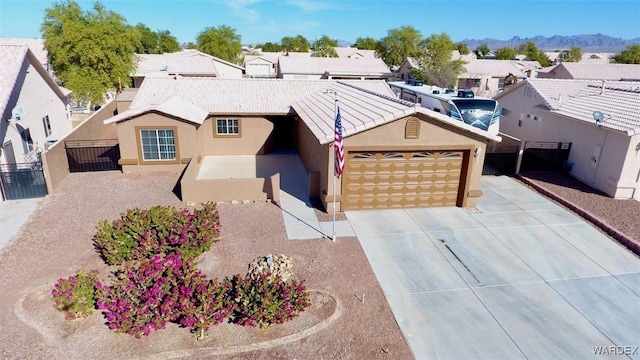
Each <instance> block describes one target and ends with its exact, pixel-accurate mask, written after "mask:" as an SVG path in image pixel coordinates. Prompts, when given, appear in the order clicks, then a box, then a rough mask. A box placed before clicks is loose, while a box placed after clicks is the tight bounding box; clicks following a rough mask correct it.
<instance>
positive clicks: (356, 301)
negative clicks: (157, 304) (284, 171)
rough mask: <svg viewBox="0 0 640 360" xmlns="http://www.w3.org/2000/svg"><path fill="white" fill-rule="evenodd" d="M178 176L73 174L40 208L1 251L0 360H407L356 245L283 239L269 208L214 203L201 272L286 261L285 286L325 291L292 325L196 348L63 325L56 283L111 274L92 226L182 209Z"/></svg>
mask: <svg viewBox="0 0 640 360" xmlns="http://www.w3.org/2000/svg"><path fill="white" fill-rule="evenodd" d="M177 179H178V176H177V175H165V174H144V175H128V174H122V173H120V172H102V173H76V174H71V175H69V176H68V177H67V179H66V180H65V181H64V183H63V185H62V186H61V188H60V189H59V190H57V191H56V192H55V193H54V194H52V195H50V196H48V197H46V198H44V199H43V200H42V201H41V203H40V205H39V206H38V208H37V209H36V211H35V212H34V214H33V215H32V216H31V218H30V220H29V221H28V222H27V223H26V224H25V225H24V226H23V227H22V229H21V230H20V231H19V232H18V234H16V236H15V237H14V238H13V239H12V241H11V242H10V243H9V244H8V245H7V246H6V247H5V248H4V249H3V250H2V252H1V253H0V271H1V272H2V274H3V276H2V277H1V278H0V344H2V348H1V349H0V358H2V359H52V358H57V359H118V358H127V359H130V358H167V357H172V358H174V357H177V358H184V357H192V358H230V359H272V358H289V359H293V358H298V359H309V358H314V359H336V358H340V359H362V358H366V359H376V358H379V359H409V358H411V357H412V356H411V352H410V350H409V348H408V346H407V344H406V342H405V340H404V338H403V337H402V334H401V332H400V330H399V328H398V326H397V324H396V322H395V319H394V317H393V314H392V313H391V311H390V309H389V306H388V304H387V302H386V300H385V298H384V296H383V294H382V291H381V289H380V287H379V285H378V283H377V281H376V279H375V276H374V274H373V272H372V270H371V267H370V266H369V263H368V262H367V260H366V257H365V255H364V253H363V251H362V248H361V247H360V244H359V242H358V240H357V239H356V238H355V237H353V238H341V239H339V240H338V241H337V242H335V243H333V242H330V241H328V240H322V239H317V240H298V241H290V240H287V239H286V232H285V228H284V223H283V219H282V215H281V210H280V209H279V208H278V207H276V206H275V205H272V204H269V203H255V204H219V206H218V210H219V213H220V219H221V224H222V232H221V237H220V241H219V242H218V243H216V244H214V245H213V247H212V249H211V250H210V251H209V252H208V253H206V254H204V255H203V256H202V258H201V259H200V265H199V266H200V267H201V268H202V269H203V271H204V272H205V273H206V274H207V275H208V276H210V277H212V278H214V277H217V278H223V277H227V276H229V277H230V276H232V275H233V274H236V273H245V272H246V269H247V264H248V263H249V262H250V261H251V260H253V259H254V258H256V257H258V256H264V255H266V254H268V253H274V254H276V253H283V254H286V255H289V256H291V257H293V261H294V264H293V266H294V277H295V278H297V279H304V280H306V285H307V288H308V289H310V290H320V291H322V292H323V293H315V292H312V296H313V297H312V299H313V306H312V307H311V308H309V309H307V311H305V312H304V313H303V314H302V315H301V316H300V317H299V318H297V319H295V320H294V321H292V322H290V323H287V324H282V325H278V326H274V327H273V328H272V329H269V330H261V329H254V328H244V327H240V326H237V325H232V324H222V325H218V326H216V327H214V328H213V329H212V331H211V332H210V336H209V337H208V338H207V339H205V340H204V341H202V342H196V341H195V340H194V336H193V335H192V334H189V332H188V331H187V330H186V329H180V328H178V327H177V326H174V325H169V326H168V327H167V328H166V329H164V330H161V331H159V332H156V333H152V334H151V336H150V337H148V338H144V339H141V340H136V339H134V338H133V337H131V336H128V335H124V334H116V333H114V332H112V331H110V330H109V329H108V328H107V326H106V325H104V319H103V317H102V315H101V314H100V313H98V312H95V313H94V314H93V315H91V316H90V317H89V318H87V319H83V320H75V321H72V322H68V321H65V320H64V316H63V314H62V313H58V312H57V311H55V310H54V309H53V306H52V302H51V300H50V295H49V294H50V292H51V289H52V287H53V285H54V284H55V282H56V281H57V279H59V278H61V277H67V276H70V275H73V274H74V273H75V271H76V269H78V268H83V269H86V270H90V269H98V270H99V271H100V274H101V278H102V277H105V278H106V277H107V276H108V274H109V269H108V267H107V266H106V265H105V264H104V263H103V262H102V261H101V260H100V258H99V256H98V254H97V252H96V251H94V249H93V244H92V237H93V235H94V233H95V226H96V224H97V223H98V221H100V220H103V219H109V220H113V219H115V218H117V217H118V216H119V214H120V213H122V212H124V211H126V210H127V209H130V208H134V207H139V208H149V207H151V206H154V205H173V206H176V207H179V206H181V202H180V201H179V199H178V198H177V197H176V196H175V195H174V194H173V192H172V189H173V188H174V186H175V184H176V182H177ZM363 295H364V296H365V298H364V302H363V301H362V300H363V299H362V297H363ZM251 350H253V351H251Z"/></svg>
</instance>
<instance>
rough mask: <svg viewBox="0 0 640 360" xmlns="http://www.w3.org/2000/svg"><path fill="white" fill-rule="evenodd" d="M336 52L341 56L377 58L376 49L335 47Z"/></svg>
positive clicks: (348, 57)
mask: <svg viewBox="0 0 640 360" xmlns="http://www.w3.org/2000/svg"><path fill="white" fill-rule="evenodd" d="M334 49H335V50H336V53H337V54H338V57H339V58H347V59H350V58H358V57H360V58H366V59H375V58H377V56H376V51H375V50H360V49H358V48H354V47H335V48H334Z"/></svg>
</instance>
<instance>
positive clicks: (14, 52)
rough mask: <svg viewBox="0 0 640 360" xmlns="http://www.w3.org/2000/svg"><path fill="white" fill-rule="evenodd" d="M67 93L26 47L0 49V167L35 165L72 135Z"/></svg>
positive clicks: (3, 47)
mask: <svg viewBox="0 0 640 360" xmlns="http://www.w3.org/2000/svg"><path fill="white" fill-rule="evenodd" d="M69 93H70V92H69V91H68V90H66V89H64V88H61V87H59V86H58V85H57V84H56V83H55V81H54V80H53V78H52V77H51V76H50V75H49V74H48V73H47V70H46V69H45V68H44V66H42V63H41V60H40V59H38V58H37V57H36V56H35V55H34V54H33V52H32V51H31V50H30V48H29V46H27V45H0V116H1V118H0V145H1V146H2V156H0V163H2V164H13V163H28V162H33V161H36V160H37V159H38V155H39V153H41V152H42V151H44V150H46V149H47V148H48V147H49V146H50V145H51V144H52V143H54V142H55V141H56V140H58V139H60V138H62V137H63V136H65V135H66V134H67V133H69V132H70V131H71V129H72V125H71V119H70V116H69V112H68V107H67V105H68V103H69Z"/></svg>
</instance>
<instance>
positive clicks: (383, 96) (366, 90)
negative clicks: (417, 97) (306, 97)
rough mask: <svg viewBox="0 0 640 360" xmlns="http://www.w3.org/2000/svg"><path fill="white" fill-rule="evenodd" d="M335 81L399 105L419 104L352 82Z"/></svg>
mask: <svg viewBox="0 0 640 360" xmlns="http://www.w3.org/2000/svg"><path fill="white" fill-rule="evenodd" d="M336 82H337V83H338V84H340V85H345V86H348V87H351V88H354V89H356V90H360V91H362V92H365V93H367V94H371V95H375V96H378V97H381V98H383V99H385V100H390V101H393V102H396V103H398V104H401V105H405V106H411V107H413V106H420V104H416V103H412V102H409V101H406V100H402V99H398V98H396V97H393V96H388V95H384V94H380V93H378V92H375V91H373V90H369V89H364V88H361V87H359V86H356V85H354V84H348V83H345V82H342V81H336Z"/></svg>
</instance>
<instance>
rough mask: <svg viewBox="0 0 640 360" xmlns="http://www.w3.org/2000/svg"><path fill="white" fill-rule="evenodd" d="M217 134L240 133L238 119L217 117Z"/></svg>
mask: <svg viewBox="0 0 640 360" xmlns="http://www.w3.org/2000/svg"><path fill="white" fill-rule="evenodd" d="M216 135H235V136H237V135H240V122H239V121H238V119H216Z"/></svg>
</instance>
